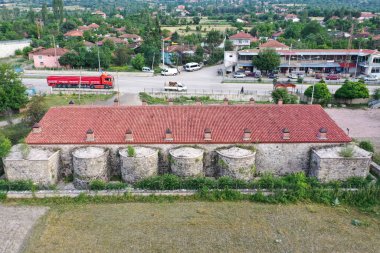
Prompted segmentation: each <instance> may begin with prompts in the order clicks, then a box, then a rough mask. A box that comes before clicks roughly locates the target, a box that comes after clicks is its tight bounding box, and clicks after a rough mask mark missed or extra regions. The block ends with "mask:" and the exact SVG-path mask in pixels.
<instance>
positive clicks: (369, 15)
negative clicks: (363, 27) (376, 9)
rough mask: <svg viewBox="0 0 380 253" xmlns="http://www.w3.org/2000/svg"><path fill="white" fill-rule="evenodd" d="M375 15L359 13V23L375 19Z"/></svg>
mask: <svg viewBox="0 0 380 253" xmlns="http://www.w3.org/2000/svg"><path fill="white" fill-rule="evenodd" d="M376 16H377V15H376V14H373V13H371V12H361V13H360V17H359V18H358V21H359V22H363V21H364V20H368V19H372V18H374V17H376Z"/></svg>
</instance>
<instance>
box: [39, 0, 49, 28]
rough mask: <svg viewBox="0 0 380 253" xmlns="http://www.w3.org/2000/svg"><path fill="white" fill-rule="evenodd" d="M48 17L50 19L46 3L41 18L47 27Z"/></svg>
mask: <svg viewBox="0 0 380 253" xmlns="http://www.w3.org/2000/svg"><path fill="white" fill-rule="evenodd" d="M47 17H48V10H47V4H46V3H44V4H43V5H42V9H41V18H42V21H43V22H44V24H45V25H46V24H47Z"/></svg>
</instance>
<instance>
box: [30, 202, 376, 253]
mask: <svg viewBox="0 0 380 253" xmlns="http://www.w3.org/2000/svg"><path fill="white" fill-rule="evenodd" d="M353 219H358V220H360V221H361V222H362V224H364V225H362V226H354V225H352V224H351V222H352V220H353ZM379 248H380V220H379V217H378V215H377V216H376V215H366V214H363V213H360V212H358V211H356V210H352V209H346V208H343V207H336V208H333V207H328V206H321V205H315V204H310V205H308V204H302V205H301V204H300V205H268V204H257V203H249V202H217V203H215V202H214V203H213V202H175V203H126V204H97V205H95V204H87V205H66V206H61V207H59V206H58V207H57V206H56V207H52V208H51V209H50V211H49V213H48V215H47V216H45V217H44V218H43V219H41V220H40V222H39V224H38V225H37V227H36V229H35V232H34V233H33V236H32V237H31V238H30V240H29V242H28V244H27V247H26V250H25V252H28V253H29V252H38V253H41V252H55V253H58V252H102V253H105V252H368V253H369V252H379V251H378V250H379Z"/></svg>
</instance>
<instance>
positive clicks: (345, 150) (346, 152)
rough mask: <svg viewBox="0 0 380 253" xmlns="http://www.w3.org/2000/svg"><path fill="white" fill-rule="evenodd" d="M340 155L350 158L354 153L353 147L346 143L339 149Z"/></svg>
mask: <svg viewBox="0 0 380 253" xmlns="http://www.w3.org/2000/svg"><path fill="white" fill-rule="evenodd" d="M339 155H340V156H341V157H345V158H350V157H352V156H353V155H354V147H353V146H352V145H346V146H344V147H342V149H341V150H340V151H339Z"/></svg>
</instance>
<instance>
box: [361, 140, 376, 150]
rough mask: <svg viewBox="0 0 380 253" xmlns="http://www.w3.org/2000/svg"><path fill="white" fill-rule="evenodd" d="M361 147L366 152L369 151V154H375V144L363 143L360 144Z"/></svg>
mask: <svg viewBox="0 0 380 253" xmlns="http://www.w3.org/2000/svg"><path fill="white" fill-rule="evenodd" d="M359 147H360V148H362V149H364V150H367V151H368V152H372V153H373V152H375V149H374V148H373V144H372V142H370V141H361V142H360V143H359Z"/></svg>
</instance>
